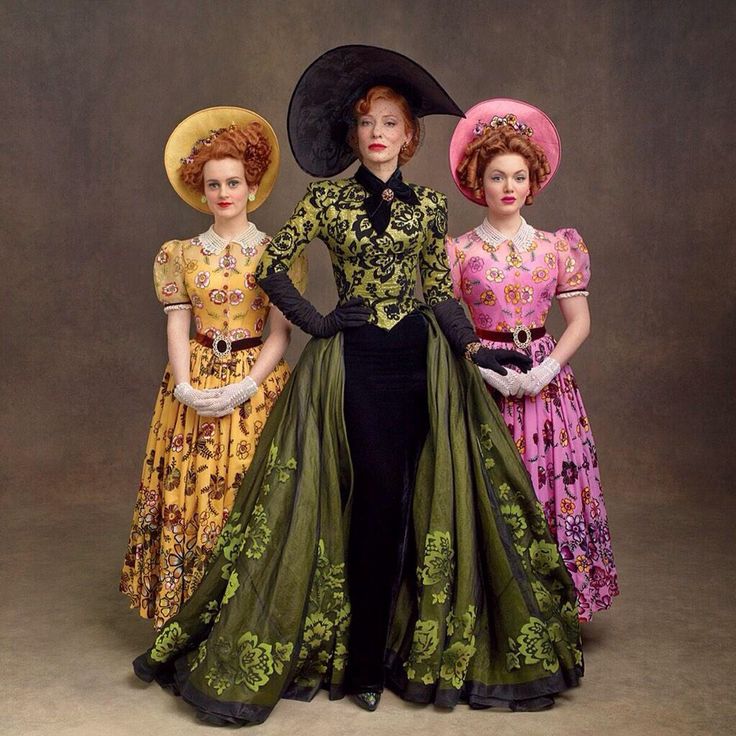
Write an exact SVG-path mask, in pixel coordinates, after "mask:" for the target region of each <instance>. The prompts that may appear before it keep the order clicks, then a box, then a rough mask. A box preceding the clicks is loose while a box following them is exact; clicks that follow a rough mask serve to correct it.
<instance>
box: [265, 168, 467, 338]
mask: <svg viewBox="0 0 736 736" xmlns="http://www.w3.org/2000/svg"><path fill="white" fill-rule="evenodd" d="M409 186H411V188H412V189H413V190H414V192H415V193H416V195H417V198H418V199H419V204H417V205H411V204H406V203H405V202H402V201H400V200H398V199H397V200H394V202H393V204H392V209H391V219H390V221H389V224H388V227H387V228H386V232H385V233H383V234H382V235H378V234H377V233H376V232H375V230H374V229H373V226H372V225H371V222H370V220H369V219H368V215H367V214H366V211H365V207H364V204H363V202H364V200H365V198H366V196H367V193H366V190H365V189H364V188H363V187H362V186H361V185H360V184H359V183H358V182H357V181H356V180H355V179H352V178H351V179H340V180H337V181H318V182H313V183H312V184H310V185H309V188H308V190H307V193H306V195H305V196H304V198H303V199H302V201H301V202H299V204H298V205H297V206H296V209H295V210H294V214H293V215H292V216H291V218H290V219H289V221H288V222H287V223H286V224H285V225H284V226H283V227H282V228H281V230H279V232H278V233H277V234H276V235H275V236H274V238H273V240H272V241H271V243H270V244H269V246H268V249H267V251H266V253H265V254H264V256H263V258H262V259H261V262H260V264H259V266H258V270H257V273H256V276H257V277H258V278H262V277H265V276H268V275H269V274H272V273H277V272H279V271H284V270H286V269H290V268H293V267H294V265H295V262H296V259H297V258H298V257H299V256H301V255H302V253H303V251H304V248H305V246H306V245H308V244H309V242H310V241H312V240H314V239H315V238H320V239H321V240H322V241H324V243H325V244H326V245H327V248H328V249H329V252H330V260H331V261H332V270H333V273H334V276H335V284H336V286H337V293H338V296H339V300H340V302H344V301H346V300H348V299H350V298H352V297H362V298H363V299H364V301H365V302H366V303H367V305H368V306H369V307H370V309H371V310H372V312H373V314H372V315H371V318H370V322H372V323H373V324H376V325H378V326H379V327H381V328H383V329H391V327H393V326H394V325H396V324H397V323H398V322H399V321H400V320H401V319H402V318H403V317H405V316H406V315H407V314H409V313H411V312H413V311H414V310H415V309H416V307H417V300H416V298H415V296H414V292H415V289H414V287H415V284H416V274H417V268H418V269H419V274H420V276H421V280H422V291H423V293H424V299H425V301H426V302H427V304H429V305H430V306H433V305H435V304H438V303H439V302H442V301H445V300H446V299H451V298H453V293H452V280H451V277H450V271H449V266H448V263H447V257H446V255H445V250H444V237H445V232H446V230H447V203H446V198H445V196H444V195H443V194H440V193H439V192H436V191H434V190H432V189H428V188H427V187H421V186H417V185H416V184H410V185H409Z"/></svg>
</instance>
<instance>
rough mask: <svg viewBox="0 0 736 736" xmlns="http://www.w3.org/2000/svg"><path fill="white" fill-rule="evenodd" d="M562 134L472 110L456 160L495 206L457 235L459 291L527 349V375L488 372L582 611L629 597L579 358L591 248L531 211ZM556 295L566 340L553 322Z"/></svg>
mask: <svg viewBox="0 0 736 736" xmlns="http://www.w3.org/2000/svg"><path fill="white" fill-rule="evenodd" d="M559 161H560V140H559V136H558V134H557V130H556V129H555V126H554V124H553V123H552V121H551V120H550V119H549V118H548V117H547V116H546V115H545V114H544V113H543V112H542V111H541V110H539V109H537V108H535V107H533V106H532V105H529V104H527V103H524V102H520V101H518V100H511V99H498V98H497V99H491V100H486V101H484V102H481V103H479V104H477V105H476V106H475V107H473V108H472V109H470V110H469V111H468V112H467V113H466V117H465V119H463V120H461V121H460V123H459V124H458V126H457V128H456V129H455V132H454V134H453V137H452V142H451V144H450V166H451V170H452V175H453V178H454V179H455V183H456V184H457V185H458V188H459V189H460V191H461V192H462V193H463V195H465V197H467V198H468V199H469V200H470V201H472V202H474V203H475V204H478V205H481V206H483V207H485V208H486V216H485V218H484V219H483V221H482V222H481V224H480V225H479V226H478V227H476V228H475V229H473V230H470V231H469V232H467V233H465V234H464V235H461V236H459V237H458V238H449V239H448V241H447V248H448V255H449V258H450V264H451V266H452V274H453V282H454V286H455V290H456V296H457V297H458V298H460V299H462V300H463V301H464V302H465V303H466V304H467V306H468V309H469V310H470V314H471V316H472V319H473V323H474V325H475V328H476V332H477V333H478V336H479V337H480V338H481V340H482V341H483V344H484V345H486V346H487V347H490V348H502V347H506V348H508V347H512V346H515V347H516V348H517V349H519V350H521V351H523V352H524V353H525V354H527V355H528V356H529V357H531V358H532V360H533V361H534V363H533V367H532V369H531V370H530V371H529V372H528V373H526V374H522V373H518V372H515V371H509V372H508V373H507V375H506V376H499V375H498V374H491V373H490V372H483V373H484V378H485V379H486V381H487V383H488V384H489V388H490V389H491V390H492V391H493V393H494V396H495V397H496V399H497V401H498V405H499V408H500V410H501V412H502V414H503V416H504V418H505V419H506V423H507V425H508V428H509V431H510V432H511V435H512V436H513V438H514V440H515V442H516V446H517V447H518V449H519V453H520V454H521V456H522V458H523V459H524V462H525V464H526V467H527V469H528V470H529V474H530V475H531V479H532V483H533V485H534V488H535V491H536V493H537V497H538V498H539V501H540V503H541V504H542V506H543V507H544V511H545V515H546V517H547V521H548V523H549V525H550V528H551V530H552V534H553V535H554V536H556V537H557V542H558V545H559V548H560V552H561V553H562V557H563V559H564V560H565V563H566V564H567V567H568V569H569V570H570V573H571V575H572V578H573V582H574V583H575V588H576V590H577V593H578V600H579V607H580V618H581V620H583V621H589V620H590V618H591V616H592V614H593V613H594V612H595V611H600V610H603V609H606V608H608V607H609V606H610V605H611V602H612V600H613V597H614V596H615V595H617V594H618V583H617V576H616V567H615V564H614V560H613V553H612V551H611V537H610V533H609V529H608V518H607V514H606V508H605V505H604V502H603V492H602V490H601V483H600V477H599V471H598V459H597V455H596V449H595V442H594V440H593V435H592V433H591V430H590V424H589V422H588V416H587V412H586V411H585V406H584V405H583V401H582V398H581V396H580V393H579V391H578V386H577V383H576V381H575V376H574V375H573V372H572V369H571V368H570V365H569V360H570V359H571V358H572V356H573V355H574V354H575V352H576V351H577V349H578V348H579V347H580V345H582V343H583V342H584V340H585V339H586V337H587V336H588V333H589V330H590V313H589V311H588V300H587V296H588V291H587V287H588V281H589V278H590V259H589V256H588V248H587V247H586V245H585V243H583V240H582V238H581V237H580V235H579V234H578V232H577V231H576V230H574V229H573V228H563V229H561V230H557V231H556V232H545V231H542V230H537V229H536V228H534V227H533V226H531V225H529V224H528V223H527V222H526V221H525V220H524V218H523V217H522V216H521V208H522V207H523V206H524V205H525V204H527V205H529V204H531V203H532V199H533V197H534V196H536V194H537V193H538V192H539V191H540V190H541V189H542V188H543V187H544V186H545V185H546V184H548V183H549V181H550V180H551V178H552V177H553V176H554V173H555V171H556V169H557V167H558V165H559ZM553 301H556V302H557V303H558V304H559V306H560V310H561V311H562V315H563V317H564V319H565V322H566V328H565V330H564V332H563V333H562V335H561V337H560V339H559V341H557V342H556V341H555V340H554V339H553V338H552V336H551V335H549V334H548V333H547V332H546V330H545V327H544V323H545V320H546V318H547V314H548V313H549V310H550V307H551V306H552V303H553Z"/></svg>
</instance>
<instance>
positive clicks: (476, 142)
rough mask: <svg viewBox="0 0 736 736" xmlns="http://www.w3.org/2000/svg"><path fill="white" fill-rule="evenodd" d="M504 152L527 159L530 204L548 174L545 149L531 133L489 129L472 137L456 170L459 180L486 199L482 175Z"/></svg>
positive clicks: (475, 193) (528, 201)
mask: <svg viewBox="0 0 736 736" xmlns="http://www.w3.org/2000/svg"><path fill="white" fill-rule="evenodd" d="M504 153H516V154H518V155H519V156H521V157H522V158H523V159H524V160H525V161H526V164H527V166H528V167H529V194H528V195H527V198H526V204H531V203H532V202H533V201H534V195H535V194H536V193H537V192H538V191H539V189H540V187H541V186H542V184H543V183H544V181H545V179H546V178H547V177H548V176H549V173H550V171H551V169H550V166H549V161H547V156H546V155H545V153H544V151H543V150H542V148H541V147H540V146H538V145H537V144H536V143H534V141H532V140H531V139H530V138H529V136H526V135H522V134H521V133H518V132H517V131H515V130H512V129H510V128H505V127H501V128H486V130H485V131H484V132H483V133H482V134H481V135H479V136H478V137H477V138H473V140H472V141H471V142H470V143H469V144H468V147H467V148H466V149H465V155H464V156H463V157H462V159H461V161H460V163H459V164H458V166H457V169H456V170H455V171H456V173H457V176H458V179H459V180H460V183H461V184H462V185H463V186H465V187H467V188H468V189H470V190H471V191H472V192H473V195H474V196H475V197H476V198H478V199H484V198H485V195H484V192H483V175H484V174H485V171H486V167H487V166H488V164H489V163H490V162H491V161H492V160H493V159H494V158H495V157H496V156H500V155H501V154H504Z"/></svg>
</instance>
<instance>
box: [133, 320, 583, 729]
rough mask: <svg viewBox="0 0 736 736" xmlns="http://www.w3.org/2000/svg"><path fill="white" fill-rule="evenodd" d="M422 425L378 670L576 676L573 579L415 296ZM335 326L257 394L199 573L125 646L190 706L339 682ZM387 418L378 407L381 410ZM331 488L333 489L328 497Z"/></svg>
mask: <svg viewBox="0 0 736 736" xmlns="http://www.w3.org/2000/svg"><path fill="white" fill-rule="evenodd" d="M425 317H426V319H427V321H428V323H429V342H428V351H427V369H428V370H427V373H428V376H427V378H428V402H429V417H430V431H429V435H428V437H427V440H426V443H425V445H424V448H423V450H422V452H421V456H420V459H419V463H418V469H417V476H416V483H415V489H414V496H413V500H412V512H411V519H410V528H409V530H408V535H409V536H408V539H409V542H408V545H409V547H410V549H409V553H408V554H407V555H405V558H406V559H407V560H411V564H406V565H404V567H403V573H402V577H401V580H400V581H397V583H398V584H397V589H398V596H397V600H396V604H395V608H394V612H393V616H392V624H391V627H390V632H389V637H388V641H387V651H386V664H387V684H388V685H389V686H390V687H391V688H392V689H394V690H395V691H396V692H398V693H399V694H400V695H401V696H402V697H404V698H405V699H407V700H411V701H415V702H421V703H429V702H434V703H436V704H437V705H441V706H445V707H452V706H454V705H455V704H456V703H458V702H467V703H470V704H471V705H472V706H474V707H487V706H490V705H496V704H502V703H508V702H509V701H515V700H520V699H527V698H537V697H541V696H547V695H553V694H555V693H559V692H561V691H562V690H565V689H566V688H568V687H570V686H573V685H576V684H577V682H578V679H579V677H580V676H581V675H582V665H583V661H582V649H581V645H580V631H579V624H578V617H577V608H576V604H575V592H574V588H573V585H572V581H571V579H570V577H569V574H568V573H567V570H566V569H565V566H564V564H563V563H562V560H561V558H560V555H559V553H558V551H557V547H556V545H555V542H554V540H553V539H552V537H551V536H550V533H549V530H548V528H547V524H546V521H545V518H544V514H543V512H542V509H541V507H540V505H539V503H538V502H537V500H536V496H535V494H534V491H533V489H532V487H531V484H530V482H529V478H528V475H527V473H526V470H525V468H524V466H523V464H522V461H521V459H520V458H519V456H518V453H517V451H516V447H515V445H514V444H513V442H512V440H511V438H510V436H509V434H508V432H507V429H506V427H505V426H504V424H503V421H502V419H501V416H500V414H499V412H498V409H497V408H496V405H495V403H494V402H493V401H492V400H491V399H490V397H489V394H488V392H487V390H486V388H485V386H484V384H483V382H482V380H481V378H480V376H479V374H478V371H477V369H476V368H475V367H474V366H472V365H471V364H469V363H467V362H466V361H464V360H458V359H457V358H455V357H454V356H453V355H452V353H451V352H450V349H449V347H448V345H447V342H446V341H445V339H444V337H443V336H442V335H441V334H440V332H439V329H438V327H437V324H436V322H435V321H434V318H433V316H432V315H431V312H430V311H429V310H426V311H425ZM343 385H344V372H343V360H342V337H341V335H338V336H336V337H334V338H330V339H327V340H312V341H311V342H310V343H309V344H308V345H307V346H306V348H305V350H304V352H303V354H302V357H301V358H300V360H299V363H298V364H297V366H296V368H295V370H294V372H293V374H292V377H291V380H290V381H289V383H288V384H287V386H286V389H285V391H284V393H283V394H282V395H281V397H280V398H279V400H278V401H277V403H276V405H275V406H274V408H273V410H272V413H271V415H270V417H269V420H268V422H267V423H266V426H265V428H264V430H263V433H262V435H261V440H260V443H259V446H258V449H257V451H256V454H255V457H254V459H253V462H252V465H251V467H250V469H249V471H248V472H247V473H246V476H245V478H244V480H243V484H242V486H241V488H240V491H239V493H238V496H237V498H236V500H235V504H234V506H233V510H232V514H231V516H230V518H229V520H228V522H227V524H226V525H225V527H224V529H223V532H222V535H221V537H220V540H219V542H218V545H217V547H216V550H215V552H214V554H213V556H212V560H211V562H210V565H209V567H208V570H207V573H206V575H205V577H204V579H203V580H202V583H201V585H200V586H199V588H198V589H197V590H196V592H195V593H194V595H193V596H192V598H191V599H190V600H189V601H188V602H187V603H186V604H185V605H184V606H183V607H182V609H181V610H180V612H179V613H178V614H177V615H176V616H175V617H174V618H172V619H171V620H170V621H168V622H167V624H166V625H165V626H164V628H163V629H162V630H161V632H160V634H159V635H158V637H157V639H156V641H155V643H154V645H153V646H152V647H151V649H149V650H148V651H147V652H146V653H145V654H143V655H141V656H140V657H138V659H136V661H135V663H134V664H135V669H136V672H137V674H138V675H139V676H140V677H141V678H143V679H145V680H149V681H150V680H152V679H157V680H158V681H159V682H160V683H161V684H163V685H171V686H173V687H174V688H175V689H176V690H177V691H178V692H180V694H181V695H182V696H183V697H184V698H185V699H186V700H187V701H189V702H190V703H192V704H193V705H194V706H196V707H197V708H198V709H199V710H200V711H201V713H202V714H203V715H205V716H208V717H212V716H214V717H215V719H219V720H221V721H223V722H231V723H238V724H245V723H260V722H262V721H264V720H265V719H266V718H267V717H268V715H269V714H270V712H271V710H272V709H273V707H274V706H275V705H276V703H277V702H278V700H279V699H280V698H282V697H291V698H298V699H302V700H309V699H311V698H312V697H313V696H314V695H315V694H316V692H317V691H318V690H319V689H320V688H326V689H327V690H328V691H329V693H330V697H334V698H337V697H342V696H343V695H344V687H343V679H344V673H345V666H346V663H347V659H348V657H349V646H348V639H347V632H348V626H349V621H350V601H349V599H348V594H347V585H346V572H347V571H346V569H345V553H346V548H347V532H348V530H349V528H350V524H349V520H350V500H349V492H350V487H351V464H350V453H349V447H348V443H347V439H346V433H345V427H344V422H343V408H342V399H343ZM387 421H390V418H387ZM345 498H346V499H347V503H345V504H344V503H343V499H345Z"/></svg>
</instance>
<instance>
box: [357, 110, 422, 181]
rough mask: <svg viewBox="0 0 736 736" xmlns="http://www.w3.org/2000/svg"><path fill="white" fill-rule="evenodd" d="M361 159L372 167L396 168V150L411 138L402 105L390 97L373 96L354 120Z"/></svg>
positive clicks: (398, 150) (397, 156)
mask: <svg viewBox="0 0 736 736" xmlns="http://www.w3.org/2000/svg"><path fill="white" fill-rule="evenodd" d="M357 128H358V151H359V152H360V160H361V161H362V162H363V164H365V165H366V166H367V167H368V168H369V169H370V168H372V167H381V168H392V169H395V168H396V166H397V165H398V162H399V152H400V151H401V146H402V145H404V143H408V142H409V141H410V140H411V133H410V132H408V131H407V129H406V124H405V123H404V116H403V114H402V112H401V108H400V107H399V106H398V105H397V104H396V103H395V102H391V101H390V100H382V99H378V100H374V101H373V104H372V105H371V106H370V109H369V110H368V112H367V113H366V114H365V115H361V116H360V117H358V120H357Z"/></svg>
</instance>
